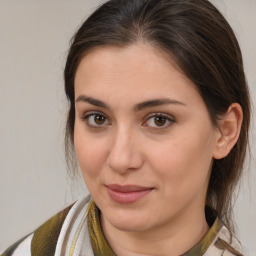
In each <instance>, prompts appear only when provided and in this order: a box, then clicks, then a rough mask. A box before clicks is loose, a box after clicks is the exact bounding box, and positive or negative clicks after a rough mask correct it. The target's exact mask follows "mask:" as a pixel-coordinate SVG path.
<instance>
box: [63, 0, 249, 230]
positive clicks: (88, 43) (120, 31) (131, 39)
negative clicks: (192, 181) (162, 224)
mask: <svg viewBox="0 0 256 256" xmlns="http://www.w3.org/2000/svg"><path fill="white" fill-rule="evenodd" d="M138 41H142V42H146V43H150V44H152V45H154V46H155V47H158V48H159V49H161V50H163V51H164V52H166V53H169V54H170V55H171V56H172V58H174V59H175V61H176V63H177V64H178V66H179V67H180V68H181V70H183V72H184V73H185V74H186V76H187V77H188V78H189V79H190V80H191V81H193V82H194V84H195V85H196V87H197V89H198V91H199V93H200V94H201V96H202V98H203V100H204V102H205V104H206V106H207V109H208V112H209V115H210V118H211V120H212V123H213V124H214V125H216V126H217V125H218V118H219V117H220V116H221V115H222V114H224V113H225V112H226V111H227V109H228V107H229V106H230V104H232V103H234V102H237V103H239V104H240V105H241V107H242V109H243V117H244V118H243V123H242V128H241V133H240V137H239V139H238V141H237V143H236V145H235V146H234V147H233V149H232V150H231V152H230V153H229V155H228V156H227V157H225V158H223V159H220V160H214V163H213V167H212V173H211V178H210V181H209V187H208V192H207V196H206V205H208V206H210V207H211V208H212V209H214V210H215V212H216V214H217V215H218V216H219V217H221V218H222V219H223V221H224V222H225V223H226V225H227V226H228V227H229V228H230V229H231V230H232V228H233V225H232V224H233V221H232V198H233V194H234V189H235V187H236V185H237V183H238V181H239V179H240V177H241V173H242V168H243V164H244V160H245V154H246V150H247V142H248V129H249V123H250V99H249V92H248V87H247V83H246V79H245V74H244V68H243V61H242V55H241V51H240V48H239V45H238V42H237V39H236V37H235V35H234V32H233V30H232V29H231V27H230V25H229V24H228V22H227V21H226V20H225V18H224V17H223V15H222V14H221V13H220V12H219V11H218V10H217V9H216V8H215V7H214V6H213V5H212V4H211V3H210V2H209V1H208V0H110V1H107V2H106V3H105V4H103V5H102V6H100V7H99V8H98V9H97V10H96V11H95V12H94V13H93V14H92V15H91V16H90V17H89V18H88V19H87V20H86V21H85V22H84V23H83V24H82V26H81V27H80V28H79V30H78V31H77V32H76V34H75V35H74V37H73V41H72V44H71V47H70V51H69V54H68V57H67V62H66V67H65V72H64V76H65V92H66V95H67V98H68V100H69V103H70V105H69V112H68V118H67V123H66V152H67V157H69V156H70V154H69V153H70V149H72V147H73V138H74V137H73V136H74V122H75V104H74V77H75V73H76V70H77V67H78V65H79V62H80V60H81V59H82V58H83V56H84V55H85V54H86V53H87V52H88V51H90V50H92V49H93V48H95V47H98V46H102V45H118V46H121V47H122V46H127V45H131V44H134V43H136V42H138Z"/></svg>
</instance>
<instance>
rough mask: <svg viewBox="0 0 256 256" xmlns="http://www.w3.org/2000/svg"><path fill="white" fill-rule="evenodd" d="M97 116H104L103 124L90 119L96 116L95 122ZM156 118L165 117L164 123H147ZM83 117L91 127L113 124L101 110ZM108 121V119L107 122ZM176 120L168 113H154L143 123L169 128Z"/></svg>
mask: <svg viewBox="0 0 256 256" xmlns="http://www.w3.org/2000/svg"><path fill="white" fill-rule="evenodd" d="M96 116H98V117H103V118H104V123H103V124H91V123H90V120H89V119H90V118H91V117H94V120H93V122H94V123H95V118H96ZM154 118H163V119H164V124H163V125H160V126H158V125H155V126H153V125H152V126H150V125H147V123H148V122H149V120H150V119H154ZM81 119H82V120H84V121H85V122H86V124H87V126H89V127H90V128H95V129H100V128H103V127H105V126H106V125H111V123H110V121H109V118H108V117H107V116H106V115H104V114H103V113H101V112H88V113H86V114H85V115H84V116H83V117H82V118H81ZM106 121H107V124H105V122H106ZM154 121H155V120H154ZM166 122H167V125H166ZM174 122H175V120H174V119H173V118H172V117H170V116H169V115H166V114H163V113H152V114H150V115H149V116H147V118H146V121H145V122H143V123H142V126H148V127H149V128H151V129H165V128H168V127H169V126H171V125H172V124H173V123H174Z"/></svg>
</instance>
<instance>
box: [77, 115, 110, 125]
mask: <svg viewBox="0 0 256 256" xmlns="http://www.w3.org/2000/svg"><path fill="white" fill-rule="evenodd" d="M82 119H83V120H84V121H85V122H86V124H87V125H88V126H89V127H92V128H103V127H105V126H106V125H110V122H109V120H108V118H107V117H106V116H104V115H103V114H101V113H97V112H96V113H95V112H89V113H87V114H86V115H85V116H84V117H83V118H82Z"/></svg>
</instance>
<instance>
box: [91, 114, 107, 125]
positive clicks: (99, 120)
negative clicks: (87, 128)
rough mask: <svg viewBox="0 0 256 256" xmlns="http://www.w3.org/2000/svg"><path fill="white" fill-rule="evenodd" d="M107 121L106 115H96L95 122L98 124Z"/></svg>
mask: <svg viewBox="0 0 256 256" xmlns="http://www.w3.org/2000/svg"><path fill="white" fill-rule="evenodd" d="M105 121H106V118H105V116H102V115H99V114H97V115H95V116H94V122H95V123H96V124H98V125H102V124H104V123H105Z"/></svg>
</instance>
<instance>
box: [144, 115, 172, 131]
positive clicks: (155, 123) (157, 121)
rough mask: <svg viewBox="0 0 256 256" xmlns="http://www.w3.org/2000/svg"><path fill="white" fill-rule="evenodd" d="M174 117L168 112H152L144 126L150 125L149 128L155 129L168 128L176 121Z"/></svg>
mask: <svg viewBox="0 0 256 256" xmlns="http://www.w3.org/2000/svg"><path fill="white" fill-rule="evenodd" d="M174 122H175V121H174V119H173V118H172V117H171V116H169V115H166V114H162V113H157V114H152V115H151V116H150V117H149V118H148V119H147V121H146V122H145V123H143V126H148V127H149V128H153V129H161V128H168V127H169V126H171V125H172V124H173V123H174Z"/></svg>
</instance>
